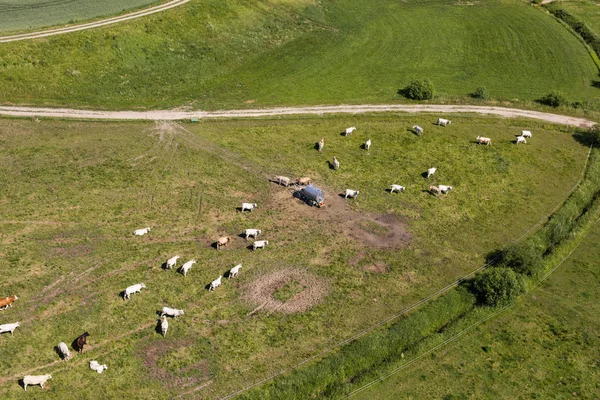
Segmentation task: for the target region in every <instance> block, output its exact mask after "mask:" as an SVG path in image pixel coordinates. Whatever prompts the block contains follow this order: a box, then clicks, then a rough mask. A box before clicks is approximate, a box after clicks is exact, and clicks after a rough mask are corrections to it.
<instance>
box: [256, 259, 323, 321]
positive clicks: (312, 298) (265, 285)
mask: <svg viewBox="0 0 600 400" xmlns="http://www.w3.org/2000/svg"><path fill="white" fill-rule="evenodd" d="M244 289H245V290H244V291H245V294H244V298H245V299H246V300H248V301H250V302H252V303H255V304H257V305H258V307H257V310H255V311H259V310H258V309H260V311H263V312H267V313H272V312H275V311H278V312H282V313H285V314H294V313H301V312H304V311H306V310H308V309H310V308H311V307H314V306H315V305H317V304H319V303H321V302H322V301H323V299H324V298H325V296H327V293H328V292H329V285H328V284H327V282H326V281H325V279H324V278H322V277H318V276H315V275H313V274H311V273H310V272H308V271H305V270H299V269H283V270H279V271H275V272H271V273H269V274H267V275H263V276H261V277H259V278H258V279H256V280H255V281H253V282H251V283H249V284H248V285H247V286H246V287H245V288H244ZM279 299H282V300H283V299H285V301H282V300H279ZM253 313H254V312H253Z"/></svg>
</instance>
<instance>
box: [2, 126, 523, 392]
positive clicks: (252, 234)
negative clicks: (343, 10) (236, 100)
mask: <svg viewBox="0 0 600 400" xmlns="http://www.w3.org/2000/svg"><path fill="white" fill-rule="evenodd" d="M450 123H451V121H450V120H447V119H443V118H439V119H438V120H437V125H440V126H444V127H445V126H447V125H449V124H450ZM412 129H413V131H414V132H416V134H417V135H421V134H422V133H423V128H421V127H420V126H418V125H414V126H413V127H412ZM355 130H356V127H354V126H353V127H350V128H347V129H346V130H345V131H344V132H343V134H344V135H345V136H348V135H350V134H351V133H352V132H354V131H355ZM531 137H532V134H531V132H530V131H522V133H521V135H519V136H518V137H517V139H516V141H515V143H516V144H519V143H527V141H526V138H531ZM476 143H479V144H485V145H488V146H489V145H491V144H492V140H491V138H486V137H482V136H477V138H476ZM371 144H372V142H371V139H368V140H367V141H366V142H365V144H364V145H363V148H364V149H365V150H367V151H369V150H370V148H371ZM324 147H325V139H324V138H322V139H321V140H320V141H319V142H318V143H317V145H316V148H317V150H318V151H322V150H323V148H324ZM331 166H332V168H333V169H335V170H337V169H339V168H340V163H339V160H338V159H337V158H336V157H333V163H332V164H331ZM436 171H437V168H429V169H428V170H427V171H426V172H425V173H424V177H426V178H429V177H430V176H431V175H433V174H434V173H435V172H436ZM273 181H274V182H276V183H278V184H280V185H285V186H288V185H290V184H291V183H292V180H291V179H290V178H288V177H285V176H276V177H275V178H274V179H273ZM293 183H295V184H297V185H308V184H310V183H311V179H310V178H308V177H303V178H298V179H296V180H295V181H293ZM452 189H453V187H452V186H449V185H438V186H430V187H429V191H430V192H431V193H432V194H434V195H435V196H436V197H437V196H439V195H440V194H446V193H448V192H449V191H450V190H452ZM405 190H406V187H404V186H402V185H398V184H392V185H391V187H390V188H389V189H388V191H389V192H390V193H394V192H403V191H405ZM359 193H360V192H359V191H358V190H353V189H346V191H345V193H344V194H343V197H344V198H355V197H357V196H358V195H359ZM256 207H257V204H256V203H242V206H241V208H240V210H241V211H242V212H244V211H250V212H251V211H252V210H253V209H255V208H256ZM149 232H150V228H143V229H137V230H136V231H134V232H133V234H134V235H135V236H143V235H145V234H147V233H149ZM261 233H262V231H261V230H260V229H246V230H244V232H243V233H242V235H243V236H244V237H245V238H246V240H247V239H248V238H253V239H254V242H253V244H252V250H256V249H258V248H264V247H265V246H266V245H268V244H269V242H268V240H256V239H257V237H258V235H260V234H261ZM231 240H232V238H231V237H230V236H225V237H221V238H219V239H218V240H217V242H216V243H215V247H216V249H217V250H220V249H221V248H222V247H227V246H228V245H229V243H230V242H231ZM179 258H180V256H178V255H176V256H173V257H171V258H169V259H168V260H167V261H166V262H165V264H164V268H165V269H172V268H174V267H176V265H177V261H178V259H179ZM195 263H196V260H189V261H187V262H185V263H183V264H182V265H181V267H180V268H179V272H180V273H181V274H183V276H186V275H187V273H188V271H189V270H190V269H191V267H192V265H193V264H195ZM241 268H242V264H238V265H236V266H234V267H232V268H231V269H230V270H229V271H228V273H227V274H228V277H229V278H234V277H236V276H237V274H238V273H239V271H240V269H241ZM222 277H223V276H222V275H220V276H219V277H218V278H217V279H215V280H213V281H212V282H211V283H210V284H209V285H207V289H208V290H209V291H212V290H215V289H216V288H218V287H220V286H221V278H222ZM145 288H146V285H145V284H144V283H138V284H135V285H131V286H129V287H127V288H126V289H125V290H124V291H123V292H122V296H123V299H124V300H127V299H129V298H130V297H131V295H132V294H134V293H140V292H141V290H142V289H145ZM16 300H18V297H17V296H15V295H13V296H9V297H5V298H0V311H3V310H6V309H7V308H8V307H12V304H13V303H14V302H15V301H16ZM180 315H184V311H183V310H178V309H175V308H170V307H163V308H162V311H161V313H160V319H159V320H158V324H159V328H160V332H161V333H162V335H163V337H165V336H166V334H167V330H168V328H169V322H168V321H167V316H168V317H172V318H177V317H179V316H180ZM19 326H20V324H19V322H15V323H11V324H1V325H0V334H2V333H7V332H10V333H11V335H14V331H15V330H16V328H18V327H19ZM88 336H90V334H89V333H88V332H85V333H83V334H81V335H80V336H79V337H77V338H76V339H75V340H74V341H73V343H72V347H73V349H75V350H76V351H77V352H79V353H82V352H83V347H84V346H85V345H86V344H87V337H88ZM55 349H56V351H57V352H58V354H59V355H60V357H61V358H62V359H63V360H68V359H70V358H71V354H70V352H69V348H68V347H67V345H66V344H65V343H64V342H61V343H59V344H58V346H57V347H56V348H55ZM107 368H108V367H107V366H106V365H105V364H99V363H98V362H97V361H96V360H91V361H90V369H92V370H94V371H96V372H98V373H102V372H103V371H104V370H106V369H107ZM51 378H52V376H51V375H27V376H25V377H24V378H23V387H24V389H25V390H27V386H28V385H39V386H40V387H42V388H43V387H44V384H45V383H46V381H47V380H48V379H51Z"/></svg>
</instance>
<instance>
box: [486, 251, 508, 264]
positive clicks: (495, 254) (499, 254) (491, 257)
mask: <svg viewBox="0 0 600 400" xmlns="http://www.w3.org/2000/svg"><path fill="white" fill-rule="evenodd" d="M503 262H504V250H501V249H496V250H493V251H491V252H489V253H488V254H487V255H486V256H485V263H486V264H488V265H490V266H492V267H496V266H498V265H500V264H502V263H503Z"/></svg>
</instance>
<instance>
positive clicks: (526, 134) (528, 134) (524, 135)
mask: <svg viewBox="0 0 600 400" xmlns="http://www.w3.org/2000/svg"><path fill="white" fill-rule="evenodd" d="M521 136H523V137H528V138H530V137H531V131H521Z"/></svg>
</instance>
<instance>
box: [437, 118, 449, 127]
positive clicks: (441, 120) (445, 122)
mask: <svg viewBox="0 0 600 400" xmlns="http://www.w3.org/2000/svg"><path fill="white" fill-rule="evenodd" d="M451 123H452V121H450V120H448V119H444V118H438V120H437V124H438V125H441V126H446V125H450V124H451Z"/></svg>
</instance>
